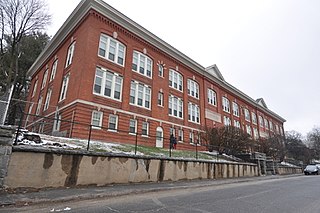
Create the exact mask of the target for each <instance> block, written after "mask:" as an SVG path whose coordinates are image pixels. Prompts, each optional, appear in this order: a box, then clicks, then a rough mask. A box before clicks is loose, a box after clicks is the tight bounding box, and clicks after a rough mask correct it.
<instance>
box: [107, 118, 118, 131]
mask: <svg viewBox="0 0 320 213" xmlns="http://www.w3.org/2000/svg"><path fill="white" fill-rule="evenodd" d="M112 119H115V123H111V121H112ZM110 124H114V125H115V128H114V129H111V128H110ZM108 131H113V132H117V131H118V115H114V114H110V115H109V120H108Z"/></svg>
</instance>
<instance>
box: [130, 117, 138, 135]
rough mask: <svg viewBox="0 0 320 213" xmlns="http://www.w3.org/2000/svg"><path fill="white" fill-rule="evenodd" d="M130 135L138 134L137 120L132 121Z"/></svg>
mask: <svg viewBox="0 0 320 213" xmlns="http://www.w3.org/2000/svg"><path fill="white" fill-rule="evenodd" d="M129 133H131V134H136V133H137V120H135V119H130V123H129Z"/></svg>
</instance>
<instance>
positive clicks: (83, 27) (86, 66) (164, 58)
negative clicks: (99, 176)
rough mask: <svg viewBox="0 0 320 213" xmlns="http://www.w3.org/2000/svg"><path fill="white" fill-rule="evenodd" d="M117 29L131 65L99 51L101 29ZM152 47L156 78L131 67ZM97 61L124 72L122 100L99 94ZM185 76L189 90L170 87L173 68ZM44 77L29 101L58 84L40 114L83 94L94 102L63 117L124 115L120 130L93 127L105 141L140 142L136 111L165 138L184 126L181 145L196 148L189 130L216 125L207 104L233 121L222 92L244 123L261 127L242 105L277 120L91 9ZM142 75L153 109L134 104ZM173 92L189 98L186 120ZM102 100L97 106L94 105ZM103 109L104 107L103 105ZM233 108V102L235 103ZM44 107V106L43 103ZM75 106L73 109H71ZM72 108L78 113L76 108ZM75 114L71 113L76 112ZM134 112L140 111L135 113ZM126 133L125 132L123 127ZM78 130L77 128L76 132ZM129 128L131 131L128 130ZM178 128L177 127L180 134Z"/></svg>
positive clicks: (83, 133)
mask: <svg viewBox="0 0 320 213" xmlns="http://www.w3.org/2000/svg"><path fill="white" fill-rule="evenodd" d="M114 32H116V33H117V40H118V41H120V42H121V43H123V44H124V45H125V46H126V55H125V65H124V67H122V66H120V65H117V64H115V63H113V62H110V61H108V60H106V59H103V58H101V57H99V56H98V47H99V39H100V35H101V33H104V34H107V35H109V36H111V37H112V35H113V33H114ZM73 41H75V42H76V44H75V51H74V56H73V60H72V64H71V65H70V66H69V67H67V68H65V63H66V56H67V51H68V47H69V45H70V44H71V43H72V42H73ZM144 49H146V51H147V53H146V55H147V56H148V57H150V58H151V59H152V60H153V73H152V79H150V78H147V77H145V76H142V75H140V74H138V73H136V72H133V71H132V70H131V65H132V56H133V54H132V53H133V51H134V50H136V51H139V52H143V50H144ZM55 58H57V59H58V60H59V62H58V67H57V72H56V76H55V79H54V80H53V81H52V82H50V83H47V85H46V87H45V88H44V89H43V90H41V91H40V87H41V84H42V78H43V73H44V71H45V67H46V65H48V67H49V73H48V81H49V77H50V74H51V69H52V64H53V62H54V59H55ZM158 62H161V63H163V64H165V70H164V77H159V76H158V66H157V63H158ZM97 66H101V67H104V68H107V69H109V70H111V71H113V72H115V73H118V74H120V75H122V76H123V85H122V87H123V88H122V101H121V102H119V101H115V100H112V99H109V98H105V97H101V96H97V95H94V94H93V84H94V77H95V70H96V67H97ZM176 68H178V70H177V71H178V72H179V73H181V74H182V76H183V92H180V91H177V90H175V89H173V88H170V87H169V69H174V70H176ZM67 73H70V79H69V85H68V91H67V97H66V99H65V100H64V101H61V102H59V101H58V100H59V95H60V90H61V85H62V80H63V77H64V76H65V75H66V74H67ZM36 78H38V89H37V93H36V94H35V96H34V97H33V98H32V97H31V93H32V89H33V86H31V90H30V94H29V98H28V101H30V102H38V98H39V96H40V95H41V94H42V95H43V104H44V102H45V99H46V92H47V90H48V88H52V89H53V92H52V96H51V101H50V106H51V107H49V109H48V110H46V111H45V112H42V111H41V113H40V115H50V113H51V116H52V115H53V113H54V111H55V110H56V107H59V109H61V108H64V107H65V106H67V105H68V104H70V103H72V102H74V101H75V100H77V99H80V100H83V101H87V102H88V103H90V105H86V104H76V105H73V106H72V107H70V108H69V109H68V110H69V112H68V113H67V110H66V109H65V110H61V113H62V116H63V118H62V119H71V116H70V115H71V114H72V113H75V114H74V117H73V119H74V121H76V122H80V123H85V124H90V123H91V114H92V110H102V111H103V113H104V118H103V126H104V127H107V126H108V118H109V114H114V113H115V114H117V115H118V116H119V120H118V128H119V131H118V132H117V133H114V132H110V131H106V130H93V131H92V138H93V139H99V140H105V141H116V142H122V143H130V144H134V143H135V136H132V135H129V134H128V131H129V119H130V118H132V117H133V116H134V115H136V118H137V119H138V120H139V122H138V124H139V126H138V130H139V131H141V123H142V121H145V120H146V117H148V118H147V120H148V122H150V125H149V128H150V130H149V133H150V136H155V135H156V128H157V127H158V126H162V127H163V129H164V137H166V138H168V137H169V130H170V128H171V127H175V129H176V131H178V129H179V128H183V130H184V141H185V142H184V143H181V144H179V147H180V148H182V149H193V146H192V145H190V144H189V132H190V131H193V132H194V133H195V134H196V133H197V132H198V131H200V129H201V128H202V127H203V126H205V125H209V126H210V125H211V126H212V125H213V122H212V121H210V120H208V119H205V109H206V108H208V109H210V110H211V111H214V112H217V113H219V114H221V116H222V122H223V115H228V117H230V118H231V120H233V115H232V109H231V113H230V114H228V113H225V112H223V110H222V101H221V99H222V96H227V97H228V99H229V101H230V104H231V106H232V101H234V100H236V102H237V103H238V105H239V108H240V120H241V125H242V126H243V125H246V124H249V125H251V126H252V127H254V126H256V125H253V124H252V123H247V122H246V121H245V119H244V114H243V111H242V108H241V106H245V107H247V108H248V109H249V110H250V112H255V114H256V115H257V119H258V115H259V114H263V116H264V117H267V118H268V120H271V116H270V115H266V114H265V113H263V112H260V111H259V112H257V111H256V109H255V108H254V107H253V106H251V105H250V104H248V103H246V102H245V101H243V100H241V99H240V98H238V97H236V96H235V95H234V94H231V93H230V92H228V91H225V90H224V89H223V88H221V87H220V86H219V85H218V84H217V83H215V82H214V81H213V80H212V79H211V80H210V79H208V78H206V77H204V76H202V75H201V74H199V73H197V72H196V71H194V70H192V69H191V68H189V67H188V66H186V65H184V64H182V63H181V62H179V61H178V60H176V59H175V58H173V57H171V56H169V55H167V54H165V53H164V52H163V51H161V50H160V49H158V48H157V47H154V46H152V45H151V44H148V43H147V42H146V41H144V40H143V38H139V37H137V36H136V35H133V34H132V33H131V32H129V31H127V30H126V29H124V28H123V27H121V26H118V25H117V24H115V23H113V22H112V21H110V20H108V19H107V18H105V17H103V16H101V15H100V14H98V13H97V12H95V11H90V15H88V16H86V18H84V20H83V21H82V22H81V24H79V25H78V26H77V28H76V29H74V31H72V32H71V34H70V35H68V37H67V38H66V39H65V40H64V42H63V43H62V44H61V45H60V46H59V48H58V49H57V50H56V51H55V52H54V53H53V54H52V55H51V56H50V57H49V58H48V60H47V61H46V62H45V63H44V64H43V65H42V67H41V68H40V69H39V70H38V71H37V72H35V74H34V75H33V79H32V82H31V85H34V83H35V79H36ZM133 79H134V80H137V81H139V82H141V83H144V84H146V85H149V86H150V87H151V88H152V94H151V104H152V105H151V110H148V109H144V108H141V107H137V106H133V105H130V104H129V96H130V83H131V80H133ZM188 79H194V80H195V81H196V82H197V83H198V84H199V92H200V94H199V96H200V98H199V99H196V98H193V97H191V96H189V95H188V92H187V91H188V90H187V80H188ZM208 88H212V89H213V90H214V91H215V92H216V93H217V106H216V107H215V106H211V105H209V104H208V103H207V89H208ZM160 90H162V92H163V94H164V106H163V107H161V106H158V104H157V96H158V92H159V91H160ZM170 94H172V95H174V96H177V97H180V98H182V99H183V104H184V105H183V109H184V114H183V118H184V119H177V118H174V117H172V116H169V115H168V97H169V95H170ZM189 101H191V102H192V103H194V104H197V105H198V106H200V124H195V123H192V122H189V121H188V102H189ZM94 105H96V106H94ZM98 105H103V106H107V107H106V108H103V107H102V108H101V107H97V106H98ZM28 107H29V106H28V105H27V107H26V112H28ZM36 108H37V107H36V106H34V107H33V111H32V113H35V110H36ZM100 108H101V109H100ZM231 108H232V107H231ZM42 109H43V107H42ZM70 110H71V111H70ZM71 112H72V113H71ZM70 113H71V114H70ZM133 114H134V115H133ZM272 121H273V122H274V124H278V125H279V126H282V123H281V122H280V121H277V120H276V119H274V118H272ZM216 125H217V126H222V125H223V123H216ZM61 128H62V130H67V131H68V135H70V134H72V137H79V138H87V137H88V132H89V130H88V126H83V125H73V127H72V130H71V129H70V126H68V125H65V126H62V127H61ZM120 130H121V131H124V132H121V131H120ZM71 131H72V133H71ZM125 131H126V132H125ZM177 134H178V132H176V135H177ZM139 137H140V138H139V144H143V145H150V146H155V138H152V137H149V138H143V137H141V136H139ZM168 146H169V145H168V140H165V142H164V147H168Z"/></svg>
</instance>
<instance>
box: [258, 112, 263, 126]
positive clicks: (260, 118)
mask: <svg viewBox="0 0 320 213" xmlns="http://www.w3.org/2000/svg"><path fill="white" fill-rule="evenodd" d="M259 124H260V127H263V126H264V125H263V118H262V116H261V115H259Z"/></svg>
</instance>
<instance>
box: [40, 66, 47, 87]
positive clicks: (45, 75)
mask: <svg viewBox="0 0 320 213" xmlns="http://www.w3.org/2000/svg"><path fill="white" fill-rule="evenodd" d="M47 78H48V69H46V71H44V75H43V80H42V84H41V89H43V88H44V87H45V86H46V84H47Z"/></svg>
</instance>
